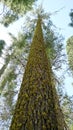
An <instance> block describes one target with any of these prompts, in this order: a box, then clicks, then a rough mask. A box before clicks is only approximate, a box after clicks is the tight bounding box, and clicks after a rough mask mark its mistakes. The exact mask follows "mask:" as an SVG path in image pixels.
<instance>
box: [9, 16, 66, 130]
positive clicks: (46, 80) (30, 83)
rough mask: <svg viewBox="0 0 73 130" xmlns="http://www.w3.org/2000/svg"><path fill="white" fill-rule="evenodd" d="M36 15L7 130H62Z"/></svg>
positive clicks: (59, 110)
mask: <svg viewBox="0 0 73 130" xmlns="http://www.w3.org/2000/svg"><path fill="white" fill-rule="evenodd" d="M51 77H52V74H51V67H50V62H49V63H48V58H47V55H46V50H45V44H44V39H43V33H42V28H41V19H40V18H38V21H37V26H36V29H35V33H34V37H33V41H32V44H31V49H30V54H29V57H28V62H27V65H26V69H25V73H24V77H23V81H22V85H21V89H20V93H19V96H18V101H17V104H16V108H15V112H14V116H13V118H12V122H11V126H10V130H64V119H63V115H62V112H61V109H60V106H59V103H58V97H57V94H56V89H55V87H54V85H53V84H52V82H53V81H52V78H51Z"/></svg>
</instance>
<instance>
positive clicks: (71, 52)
mask: <svg viewBox="0 0 73 130" xmlns="http://www.w3.org/2000/svg"><path fill="white" fill-rule="evenodd" d="M66 50H67V55H68V62H69V66H70V69H71V70H72V71H73V36H71V37H70V38H69V39H68V40H67V46H66Z"/></svg>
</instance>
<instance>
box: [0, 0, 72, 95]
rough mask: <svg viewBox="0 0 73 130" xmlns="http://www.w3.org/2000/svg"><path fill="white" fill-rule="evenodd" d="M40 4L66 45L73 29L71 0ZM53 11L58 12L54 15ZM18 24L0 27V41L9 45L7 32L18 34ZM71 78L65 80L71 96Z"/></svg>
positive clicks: (46, 1)
mask: <svg viewBox="0 0 73 130" xmlns="http://www.w3.org/2000/svg"><path fill="white" fill-rule="evenodd" d="M41 3H42V7H43V9H44V10H45V12H47V13H51V16H50V17H51V20H52V22H53V24H54V25H55V26H56V27H57V30H58V32H59V33H60V34H62V35H63V36H64V38H65V40H64V44H65V45H66V41H67V39H68V38H69V37H70V36H72V35H73V28H71V27H69V25H68V24H69V23H70V17H69V13H70V10H71V9H72V8H73V0H38V2H37V5H40V4H41ZM55 11H59V12H57V13H55ZM20 23H22V20H21V22H17V23H14V24H12V25H10V26H9V27H8V28H7V29H6V28H4V27H3V26H2V25H0V39H4V40H5V41H6V43H7V44H8V45H9V44H10V43H11V38H10V37H9V35H8V32H14V35H16V34H17V32H19V30H20V29H21V28H20ZM72 80H73V78H71V77H68V76H67V78H66V80H65V86H66V90H67V92H68V93H69V94H70V95H73V87H72V85H71V81H72Z"/></svg>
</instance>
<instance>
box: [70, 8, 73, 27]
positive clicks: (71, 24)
mask: <svg viewBox="0 0 73 130" xmlns="http://www.w3.org/2000/svg"><path fill="white" fill-rule="evenodd" d="M69 16H70V19H71V23H69V25H70V26H71V27H73V9H71V12H70V14H69Z"/></svg>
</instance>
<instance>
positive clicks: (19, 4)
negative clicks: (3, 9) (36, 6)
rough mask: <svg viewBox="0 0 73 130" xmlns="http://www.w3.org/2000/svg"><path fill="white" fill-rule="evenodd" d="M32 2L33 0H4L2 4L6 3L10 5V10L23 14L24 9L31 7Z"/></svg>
mask: <svg viewBox="0 0 73 130" xmlns="http://www.w3.org/2000/svg"><path fill="white" fill-rule="evenodd" d="M33 2H35V0H31V1H30V0H27V1H26V0H11V1H10V0H5V1H4V4H6V5H7V6H8V7H10V9H11V10H13V11H14V12H16V13H21V14H24V12H26V10H29V9H30V8H32V3H33Z"/></svg>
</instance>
